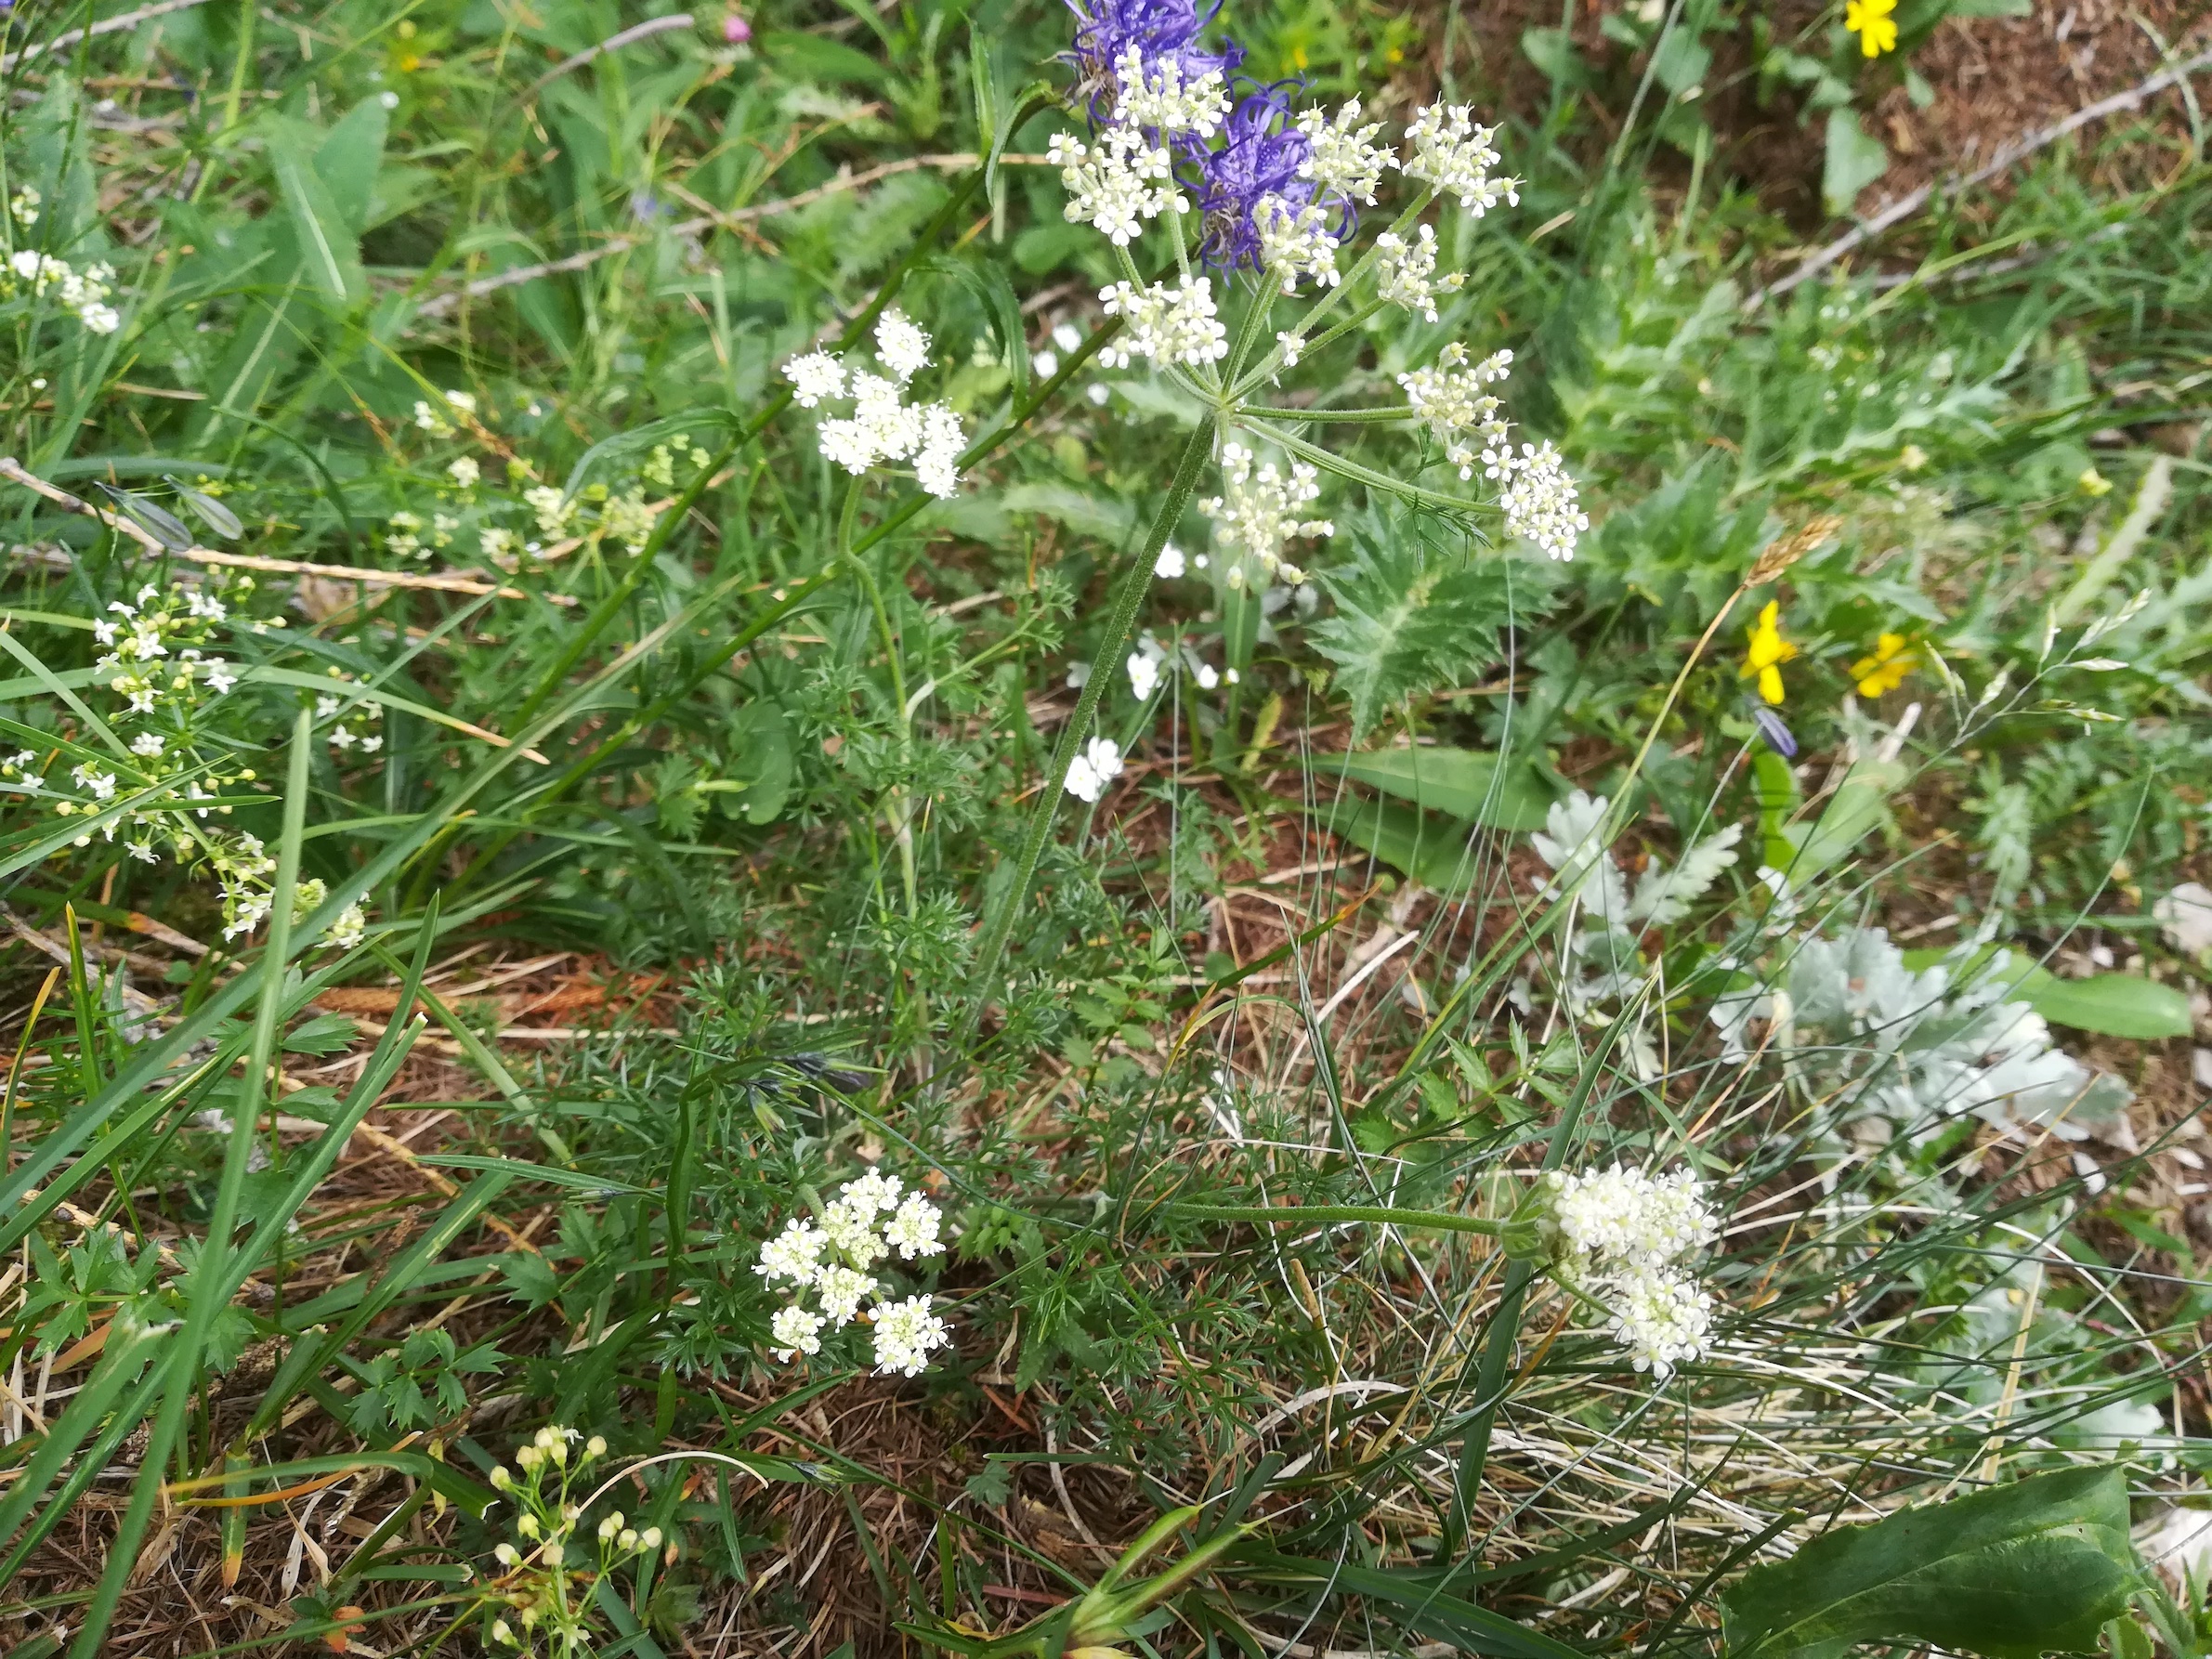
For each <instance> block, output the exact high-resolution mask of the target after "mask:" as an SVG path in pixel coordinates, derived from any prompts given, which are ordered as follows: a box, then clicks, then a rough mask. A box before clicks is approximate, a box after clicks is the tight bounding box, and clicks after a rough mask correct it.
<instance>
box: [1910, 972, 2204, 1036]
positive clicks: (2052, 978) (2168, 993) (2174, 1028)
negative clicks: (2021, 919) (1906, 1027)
mask: <svg viewBox="0 0 2212 1659" xmlns="http://www.w3.org/2000/svg"><path fill="white" fill-rule="evenodd" d="M1947 955H1949V952H1947V951H1944V950H1908V951H1906V952H1905V953H1904V965H1905V966H1906V967H1908V968H1910V969H1911V970H1912V971H1913V972H1914V973H1920V972H1922V971H1923V970H1925V969H1929V968H1932V967H1934V966H1936V965H1937V964H1938V963H1940V962H1942V961H1943V960H1944V958H1945V957H1946V956H1947ZM1976 960H1977V961H1979V960H1981V959H1979V958H1977V959H1976ZM1988 976H1989V977H1990V978H1991V979H1994V980H2001V981H2003V982H2005V983H2006V984H2007V985H2008V986H2009V987H2010V993H2011V995H2012V996H2014V997H2016V998H2018V999H2020V1000H2021V1001H2022V1002H2025V1003H2026V1004H2027V1005H2028V1006H2029V1007H2030V1008H2032V1009H2034V1010H2035V1012H2037V1013H2039V1014H2041V1015H2042V1016H2043V1017H2044V1018H2045V1019H2047V1020H2048V1021H2049V1022H2050V1023H2051V1024H2052V1025H2067V1026H2071V1027H2072V1028H2073V1029H2075V1030H2076V1031H2093V1032H2095V1033H2097V1034H2098V1035H2099V1036H2101V1037H2125V1038H2129V1039H2133V1040H2134V1041H2137V1042H2163V1041H2165V1040H2166V1039H2168V1038H2173V1037H2187V1036H2188V1035H2189V1034H2190V1032H2191V1031H2192V1030H2193V1029H2194V1028H2195V1027H2194V1024H2193V1022H2192V1019H2191V1017H2190V1012H2189V998H2188V996H2187V995H2186V994H2185V993H2184V992H2182V991H2180V990H2179V989H2177V988H2176V987H2175V986H2170V985H2160V984H2159V983H2158V982H2157V981H2156V980H2155V979H2146V978H2144V977H2143V976H2142V975H2141V974H2140V973H2096V974H2092V975H2090V977H2088V979H2061V978H2060V977H2059V976H2058V975H2057V974H2056V973H2051V972H2050V970H2048V968H2045V967H2043V966H2042V965H2041V964H2039V963H2037V962H2034V961H2031V960H2028V959H2027V958H2026V957H2024V956H2022V955H2021V954H2020V953H2019V952H2017V951H2011V950H2005V951H1999V952H1997V953H1996V961H1995V963H1994V964H1992V966H1991V967H1990V969H1989V971H1988Z"/></svg>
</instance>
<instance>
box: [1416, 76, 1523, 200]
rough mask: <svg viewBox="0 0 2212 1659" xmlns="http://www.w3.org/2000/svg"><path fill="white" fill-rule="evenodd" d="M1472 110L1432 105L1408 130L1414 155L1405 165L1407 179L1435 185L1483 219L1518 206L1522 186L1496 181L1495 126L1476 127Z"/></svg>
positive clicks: (1510, 180) (1514, 180)
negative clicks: (1508, 206)
mask: <svg viewBox="0 0 2212 1659" xmlns="http://www.w3.org/2000/svg"><path fill="white" fill-rule="evenodd" d="M1472 117H1473V106H1472V104H1431V105H1429V106H1428V107H1427V108H1426V109H1424V110H1422V111H1420V114H1419V115H1417V116H1416V117H1415V118H1414V122H1413V124H1412V125H1411V126H1409V127H1407V129H1406V141H1407V144H1408V145H1409V146H1410V147H1411V149H1412V154H1411V155H1409V156H1408V157H1407V159H1406V160H1405V161H1404V162H1402V163H1399V165H1400V166H1402V167H1403V168H1404V169H1405V171H1406V176H1407V177H1408V178H1418V179H1420V181H1421V182H1423V183H1424V184H1433V185H1434V186H1435V187H1436V188H1437V189H1439V190H1444V191H1447V192H1449V193H1450V194H1452V195H1454V196H1457V197H1459V204H1460V205H1461V206H1462V207H1464V208H1466V209H1467V211H1468V212H1470V213H1472V215H1474V216H1475V217H1476V218H1478V219H1479V218H1481V217H1482V216H1483V215H1485V214H1486V213H1488V212H1489V211H1490V210H1491V209H1492V208H1494V207H1496V206H1497V205H1498V204H1499V202H1512V204H1514V205H1515V206H1518V205H1519V204H1520V201H1521V195H1520V189H1521V181H1520V180H1519V179H1517V178H1493V177H1491V176H1490V169H1491V168H1493V167H1495V166H1497V165H1498V162H1499V155H1498V151H1497V150H1495V149H1494V148H1492V146H1491V142H1490V141H1491V140H1492V139H1493V138H1495V137H1497V136H1498V129H1497V128H1496V127H1492V126H1476V125H1475V124H1474V122H1473V118H1472Z"/></svg>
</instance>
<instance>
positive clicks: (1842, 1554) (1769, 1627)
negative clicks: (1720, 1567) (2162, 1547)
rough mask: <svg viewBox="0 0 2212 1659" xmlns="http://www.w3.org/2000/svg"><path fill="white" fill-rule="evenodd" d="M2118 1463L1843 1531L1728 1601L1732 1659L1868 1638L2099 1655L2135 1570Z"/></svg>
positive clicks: (1829, 1649) (1829, 1658) (1832, 1654)
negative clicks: (2103, 1630)
mask: <svg viewBox="0 0 2212 1659" xmlns="http://www.w3.org/2000/svg"><path fill="white" fill-rule="evenodd" d="M2127 1527H2128V1515H2127V1481H2126V1480H2125V1479H2124V1478H2123V1476H2122V1474H2121V1472H2120V1470H2117V1469H2069V1470H2060V1471H2058V1472H2057V1473H2055V1474H2048V1475H2037V1476H2035V1477H2033V1478H2031V1479H2029V1480H2025V1481H2016V1482H2014V1483H2011V1484H2010V1485H2009V1486H1999V1487H1996V1489H1995V1490H1992V1491H1988V1492H1978V1493H1976V1494H1974V1495H1973V1496H1970V1497H1961V1498H1954V1499H1953V1500H1952V1501H1951V1502H1949V1503H1941V1504H1926V1505H1923V1506H1921V1507H1920V1508H1918V1509H1905V1510H1903V1511H1901V1512H1900V1513H1898V1514H1895V1515H1891V1517H1889V1518H1888V1519H1887V1520H1885V1521H1880V1522H1876V1523H1875V1524H1873V1525H1872V1526H1852V1527H1841V1528H1839V1529H1837V1530H1836V1531H1834V1532H1831V1533H1828V1534H1826V1535H1824V1536H1822V1537H1819V1538H1815V1539H1814V1540H1813V1542H1812V1543H1810V1544H1808V1545H1806V1546H1805V1547H1804V1548H1802V1549H1800V1550H1799V1551H1798V1552H1797V1554H1796V1555H1794V1556H1792V1557H1791V1558H1790V1559H1789V1560H1788V1561H1777V1562H1774V1563H1773V1564H1771V1565H1768V1566H1761V1567H1754V1568H1753V1569H1752V1570H1751V1571H1750V1572H1748V1573H1747V1574H1744V1576H1743V1577H1742V1578H1741V1579H1740V1580H1738V1581H1737V1582H1736V1584H1735V1585H1734V1587H1732V1588H1730V1589H1729V1590H1728V1591H1727V1592H1725V1594H1723V1596H1722V1597H1721V1613H1722V1625H1721V1627H1722V1630H1723V1632H1724V1633H1725V1635H1726V1638H1727V1652H1728V1653H1729V1656H1730V1659H1751V1656H1752V1655H1754V1654H1756V1655H1758V1656H1759V1659H1840V1655H1842V1654H1844V1653H1847V1652H1850V1651H1851V1650H1852V1648H1853V1647H1855V1646H1857V1645H1858V1644H1860V1643H1863V1642H1891V1643H1896V1644H1899V1645H1904V1644H1908V1643H1909V1644H1915V1645H1921V1644H1932V1645H1934V1646H1938V1647H1943V1648H1949V1649H1952V1650H1954V1651H1956V1652H1965V1653H1977V1654H1985V1655H1987V1656H1988V1659H2037V1655H2040V1654H2043V1653H2050V1652H2064V1653H2081V1652H2094V1651H2096V1649H2097V1646H2098V1637H2099V1633H2100V1631H2101V1628H2102V1626H2103V1625H2104V1623H2105V1621H2106V1620H2108V1619H2111V1618H2114V1617H2115V1616H2117V1615H2118V1613H2120V1612H2121V1611H2122V1609H2124V1608H2125V1607H2126V1606H2127V1599H2128V1596H2129V1595H2130V1594H2131V1593H2132V1591H2133V1589H2134V1587H2135V1585H2136V1582H2137V1579H2138V1576H2139V1573H2138V1569H2137V1566H2136V1561H2135V1552H2134V1550H2133V1548H2131V1547H2130V1545H2129V1544H2128V1539H2127Z"/></svg>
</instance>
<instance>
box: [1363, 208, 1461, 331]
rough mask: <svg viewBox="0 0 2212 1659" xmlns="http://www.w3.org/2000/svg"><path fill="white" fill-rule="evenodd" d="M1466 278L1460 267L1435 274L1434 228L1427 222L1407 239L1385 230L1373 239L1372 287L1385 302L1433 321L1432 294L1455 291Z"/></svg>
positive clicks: (1434, 302) (1453, 292) (1457, 291)
mask: <svg viewBox="0 0 2212 1659" xmlns="http://www.w3.org/2000/svg"><path fill="white" fill-rule="evenodd" d="M1466 281H1467V277H1466V273H1465V272H1463V271H1453V272H1452V273H1451V275H1449V276H1447V277H1445V278H1442V279H1438V278H1437V276H1436V232H1435V230H1434V229H1432V228H1431V227H1430V226H1427V225H1423V226H1422V227H1421V228H1420V235H1419V236H1417V237H1415V238H1414V239H1413V240H1412V241H1411V242H1407V240H1406V239H1405V238H1404V237H1402V236H1399V235H1397V234H1396V233H1395V232H1394V231H1389V230H1385V231H1384V232H1383V233H1382V234H1381V236H1378V237H1377V238H1376V239H1375V290H1376V293H1377V294H1378V296H1379V297H1381V299H1382V301H1383V302H1384V303H1385V304H1387V305H1393V306H1403V307H1406V309H1407V310H1408V311H1412V312H1416V313H1418V314H1419V315H1420V316H1421V317H1423V318H1426V319H1427V320H1429V321H1431V322H1434V321H1435V320H1436V296H1437V295H1438V294H1457V293H1459V289H1460V288H1461V287H1462V286H1463V285H1464V284H1465V283H1466Z"/></svg>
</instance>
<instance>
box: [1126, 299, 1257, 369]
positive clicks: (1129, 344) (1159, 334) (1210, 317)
mask: <svg viewBox="0 0 2212 1659" xmlns="http://www.w3.org/2000/svg"><path fill="white" fill-rule="evenodd" d="M1098 299H1099V303H1100V305H1101V306H1103V307H1105V309H1106V315H1107V316H1108V317H1119V318H1122V319H1123V320H1124V321H1123V326H1122V330H1121V333H1120V336H1119V339H1118V340H1117V341H1116V342H1115V343H1114V344H1113V345H1111V346H1106V348H1105V349H1104V350H1103V351H1101V352H1100V353H1099V354H1098V359H1099V361H1100V362H1102V363H1106V364H1107V365H1108V366H1109V367H1112V368H1117V369H1126V368H1128V367H1129V365H1130V363H1131V362H1132V360H1133V359H1136V358H1140V357H1142V358H1148V359H1151V360H1152V361H1153V362H1155V363H1180V364H1182V365H1183V366H1184V367H1185V368H1190V369H1195V368H1198V367H1199V366H1200V365H1201V364H1205V363H1213V362H1219V361H1220V360H1221V359H1223V358H1225V357H1227V356H1228V355H1229V331H1228V330H1227V329H1226V328H1224V327H1223V326H1222V322H1221V319H1220V318H1219V317H1218V316H1216V315H1215V313H1214V308H1213V280H1212V278H1211V277H1192V276H1185V277H1184V278H1183V279H1182V280H1181V281H1180V282H1179V283H1178V284H1177V285H1176V286H1174V287H1170V286H1169V285H1168V284H1167V283H1165V282H1155V283H1154V284H1153V285H1152V286H1151V287H1149V288H1144V289H1140V288H1138V287H1136V286H1135V285H1134V284H1133V283H1130V282H1116V283H1115V284H1114V285H1113V286H1112V287H1110V288H1105V289H1101V290H1100V291H1099V294H1098Z"/></svg>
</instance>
